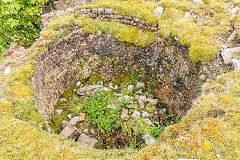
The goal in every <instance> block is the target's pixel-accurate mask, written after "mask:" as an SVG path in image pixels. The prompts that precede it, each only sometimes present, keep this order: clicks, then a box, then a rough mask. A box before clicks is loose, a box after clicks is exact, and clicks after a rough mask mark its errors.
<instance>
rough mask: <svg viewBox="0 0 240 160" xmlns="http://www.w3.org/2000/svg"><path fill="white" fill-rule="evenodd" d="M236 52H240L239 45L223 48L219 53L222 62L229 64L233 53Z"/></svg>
mask: <svg viewBox="0 0 240 160" xmlns="http://www.w3.org/2000/svg"><path fill="white" fill-rule="evenodd" d="M237 52H240V47H235V48H227V49H224V50H223V51H222V53H221V56H222V58H223V61H224V63H225V64H230V63H231V60H232V56H233V54H234V53H237Z"/></svg>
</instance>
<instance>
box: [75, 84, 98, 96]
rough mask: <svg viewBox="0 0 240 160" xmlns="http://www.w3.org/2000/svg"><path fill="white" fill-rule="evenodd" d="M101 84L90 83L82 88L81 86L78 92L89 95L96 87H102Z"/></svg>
mask: <svg viewBox="0 0 240 160" xmlns="http://www.w3.org/2000/svg"><path fill="white" fill-rule="evenodd" d="M101 88H102V86H101V85H90V86H84V87H82V88H79V89H78V90H77V94H78V95H80V96H86V95H89V94H90V93H91V92H93V91H94V90H96V89H101Z"/></svg>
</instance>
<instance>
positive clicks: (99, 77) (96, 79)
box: [87, 74, 103, 85]
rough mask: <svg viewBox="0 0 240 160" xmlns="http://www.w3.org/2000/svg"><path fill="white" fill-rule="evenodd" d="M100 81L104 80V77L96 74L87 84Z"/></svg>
mask: <svg viewBox="0 0 240 160" xmlns="http://www.w3.org/2000/svg"><path fill="white" fill-rule="evenodd" d="M100 81H103V78H102V77H101V76H100V75H99V74H94V75H92V76H91V77H90V78H89V80H88V81H87V84H89V85H93V84H97V83H98V82H100Z"/></svg>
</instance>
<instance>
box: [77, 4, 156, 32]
mask: <svg viewBox="0 0 240 160" xmlns="http://www.w3.org/2000/svg"><path fill="white" fill-rule="evenodd" d="M75 13H78V14H81V15H86V16H88V17H89V18H93V19H95V18H97V19H99V20H102V21H114V22H120V23H123V24H128V25H132V26H137V27H138V28H140V29H147V30H150V31H157V30H158V25H157V24H148V23H147V22H146V21H143V20H140V19H139V18H137V17H133V16H122V15H117V14H114V13H113V10H112V9H111V8H94V9H80V10H78V11H75Z"/></svg>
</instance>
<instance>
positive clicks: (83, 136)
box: [77, 133, 98, 148]
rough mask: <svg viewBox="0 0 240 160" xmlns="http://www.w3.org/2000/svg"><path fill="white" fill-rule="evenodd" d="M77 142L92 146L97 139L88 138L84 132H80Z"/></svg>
mask: <svg viewBox="0 0 240 160" xmlns="http://www.w3.org/2000/svg"><path fill="white" fill-rule="evenodd" d="M77 142H78V143H79V144H81V145H83V146H85V147H89V148H93V147H94V145H95V144H96V143H97V142H98V141H97V139H95V138H90V137H89V136H87V135H86V134H84V133H82V134H81V136H80V137H79V138H78V141H77Z"/></svg>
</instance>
